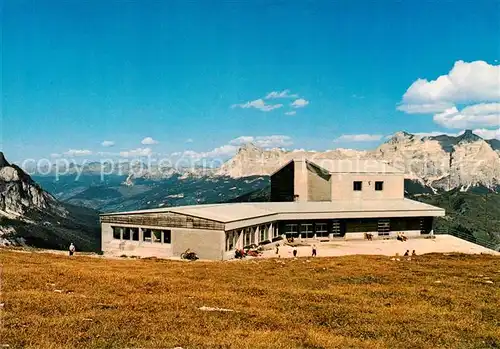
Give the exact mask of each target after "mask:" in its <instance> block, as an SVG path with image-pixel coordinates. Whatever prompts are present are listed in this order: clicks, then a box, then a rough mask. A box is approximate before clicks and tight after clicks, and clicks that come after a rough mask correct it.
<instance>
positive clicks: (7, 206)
mask: <svg viewBox="0 0 500 349" xmlns="http://www.w3.org/2000/svg"><path fill="white" fill-rule="evenodd" d="M71 242H75V243H76V244H77V246H78V248H79V249H80V250H90V251H97V250H99V226H98V215H97V212H95V211H93V210H88V209H83V208H78V207H74V206H69V205H65V204H62V203H60V202H59V201H57V200H56V199H55V198H54V197H53V196H52V195H50V194H49V193H47V192H46V191H44V190H43V189H42V188H41V187H40V186H39V185H38V184H37V183H36V182H35V181H33V179H32V178H31V177H30V176H29V175H28V174H26V173H25V172H24V171H23V170H22V169H21V168H19V167H18V166H16V165H14V164H9V162H8V161H7V160H6V159H5V156H4V155H3V153H2V152H0V245H11V244H14V245H29V246H34V247H42V248H56V249H61V248H64V249H65V248H67V246H69V244H70V243H71Z"/></svg>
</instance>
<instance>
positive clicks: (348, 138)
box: [333, 134, 384, 142]
mask: <svg viewBox="0 0 500 349" xmlns="http://www.w3.org/2000/svg"><path fill="white" fill-rule="evenodd" d="M383 137H384V136H383V135H370V134H357V135H341V136H340V137H338V138H336V139H334V140H333V141H334V142H373V141H380V140H381V139H382V138H383Z"/></svg>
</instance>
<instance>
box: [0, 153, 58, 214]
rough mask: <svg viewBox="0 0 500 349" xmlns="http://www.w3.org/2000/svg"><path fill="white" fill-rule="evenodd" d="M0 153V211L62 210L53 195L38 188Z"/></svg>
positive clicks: (13, 212) (17, 212)
mask: <svg viewBox="0 0 500 349" xmlns="http://www.w3.org/2000/svg"><path fill="white" fill-rule="evenodd" d="M0 154H1V156H0V164H1V166H0V213H1V211H3V212H7V213H11V214H15V215H24V214H25V213H26V212H28V211H32V210H47V209H51V210H54V211H57V212H62V211H64V210H62V209H61V208H60V207H59V205H58V204H57V201H56V200H55V199H54V197H52V196H51V195H50V194H48V193H47V192H45V191H44V190H43V189H42V188H40V186H39V185H38V184H37V183H35V182H34V181H33V179H32V178H31V177H30V176H29V175H28V174H27V173H26V172H24V171H23V170H22V169H21V168H20V167H18V166H17V165H13V164H12V165H11V164H9V162H8V161H7V160H6V159H5V156H4V155H3V154H2V153H0Z"/></svg>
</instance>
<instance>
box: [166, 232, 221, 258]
mask: <svg viewBox="0 0 500 349" xmlns="http://www.w3.org/2000/svg"><path fill="white" fill-rule="evenodd" d="M172 246H173V252H174V255H175V256H180V254H181V253H182V252H184V251H185V250H187V249H188V248H189V249H191V250H192V251H194V252H196V253H197V254H198V256H199V257H200V258H201V259H213V260H221V259H222V258H223V255H224V250H225V233H224V231H223V230H221V231H218V230H201V229H175V230H172Z"/></svg>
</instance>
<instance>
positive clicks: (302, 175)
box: [293, 160, 308, 201]
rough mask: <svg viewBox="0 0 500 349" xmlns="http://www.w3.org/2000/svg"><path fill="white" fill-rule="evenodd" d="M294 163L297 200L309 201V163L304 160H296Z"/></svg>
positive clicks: (294, 185)
mask: <svg viewBox="0 0 500 349" xmlns="http://www.w3.org/2000/svg"><path fill="white" fill-rule="evenodd" d="M293 164H294V166H295V167H294V181H293V182H294V183H293V188H294V195H295V201H307V198H308V189H307V184H308V182H307V177H308V176H307V172H308V171H307V163H306V162H305V161H303V160H295V161H294V162H293Z"/></svg>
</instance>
